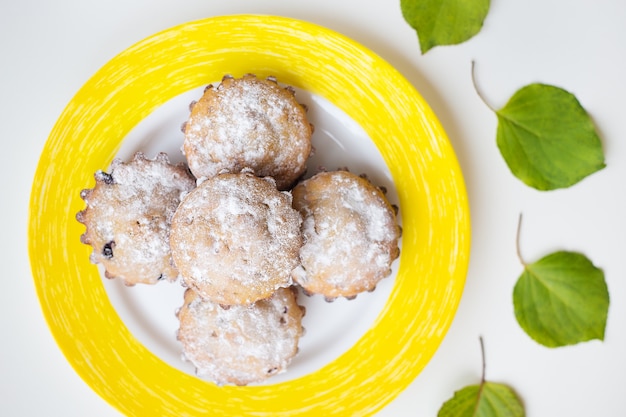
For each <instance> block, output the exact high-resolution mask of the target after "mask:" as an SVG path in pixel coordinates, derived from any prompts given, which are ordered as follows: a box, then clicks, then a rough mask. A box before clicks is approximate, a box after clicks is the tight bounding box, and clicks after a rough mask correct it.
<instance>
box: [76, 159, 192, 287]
mask: <svg viewBox="0 0 626 417" xmlns="http://www.w3.org/2000/svg"><path fill="white" fill-rule="evenodd" d="M95 179H96V184H95V186H94V188H92V189H86V190H83V191H82V192H81V198H82V199H83V200H84V201H85V203H86V208H85V209H84V210H82V211H80V212H78V213H77V215H76V219H77V220H78V221H79V222H81V223H83V224H84V225H85V227H86V231H85V233H84V234H83V235H82V236H81V241H82V242H83V243H85V244H88V245H91V246H92V247H93V252H92V253H91V256H90V259H91V261H92V262H93V263H97V264H101V265H103V266H104V268H105V276H106V277H107V278H115V277H117V278H119V279H121V280H123V281H124V283H125V284H126V285H134V284H137V283H144V284H154V283H156V282H158V281H160V280H167V281H173V280H175V279H176V278H177V276H178V271H177V269H176V267H175V265H174V263H173V260H172V256H171V251H170V246H169V234H170V225H171V221H172V217H173V216H174V212H175V211H176V208H177V207H178V204H179V203H180V196H181V193H184V192H188V191H191V190H192V189H193V188H195V184H196V182H195V179H194V178H193V176H192V175H191V174H190V173H189V170H188V169H187V167H186V165H184V164H178V165H172V164H170V162H169V159H168V157H167V155H166V154H164V153H160V154H158V155H157V156H156V158H155V159H153V160H149V159H146V157H145V156H144V154H142V153H137V154H135V156H134V158H133V159H132V160H131V161H130V162H128V163H124V162H122V161H121V160H119V159H115V160H114V161H113V163H112V164H111V172H110V173H106V172H103V171H98V172H96V174H95Z"/></svg>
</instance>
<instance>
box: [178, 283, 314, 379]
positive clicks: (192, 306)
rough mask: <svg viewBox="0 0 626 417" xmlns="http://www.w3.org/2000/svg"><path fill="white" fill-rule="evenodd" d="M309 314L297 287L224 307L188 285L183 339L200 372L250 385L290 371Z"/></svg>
mask: <svg viewBox="0 0 626 417" xmlns="http://www.w3.org/2000/svg"><path fill="white" fill-rule="evenodd" d="M303 314H304V309H303V308H301V307H300V306H299V305H298V304H297V299H296V296H295V292H294V290H293V289H292V288H281V289H279V290H277V291H276V292H275V293H274V294H273V295H272V296H271V297H270V298H267V299H264V300H260V301H257V302H256V303H254V304H252V305H250V306H221V305H219V304H216V303H213V302H211V301H208V300H204V299H202V298H201V297H199V296H198V294H197V293H196V292H195V291H193V290H191V289H187V290H186V291H185V300H184V304H183V306H182V307H181V308H180V310H179V311H178V313H177V316H178V320H179V323H180V326H179V329H178V333H177V338H178V340H179V342H180V343H181V345H182V350H183V357H184V358H185V359H186V360H188V361H190V362H191V363H192V364H193V365H194V366H195V367H196V373H197V375H198V376H200V377H203V378H206V379H209V380H211V381H213V382H215V383H216V384H218V385H224V384H235V385H247V384H250V383H253V382H260V381H263V380H265V379H267V378H268V377H270V376H272V375H275V374H277V373H280V372H282V371H284V370H285V369H286V367H287V366H288V364H289V363H290V362H291V359H292V358H293V357H294V355H295V354H296V353H297V351H298V341H299V339H300V337H301V336H302V332H303V330H302V316H303Z"/></svg>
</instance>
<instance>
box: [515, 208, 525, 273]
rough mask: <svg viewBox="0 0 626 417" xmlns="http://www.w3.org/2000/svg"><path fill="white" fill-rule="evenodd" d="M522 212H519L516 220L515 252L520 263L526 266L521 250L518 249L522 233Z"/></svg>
mask: <svg viewBox="0 0 626 417" xmlns="http://www.w3.org/2000/svg"><path fill="white" fill-rule="evenodd" d="M521 232H522V213H520V214H519V219H518V221H517V235H516V236H515V252H516V253H517V258H518V259H519V261H520V262H521V263H522V265H524V266H526V261H524V257H523V256H522V251H521V249H520V235H521V234H522V233H521Z"/></svg>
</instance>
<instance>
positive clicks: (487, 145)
mask: <svg viewBox="0 0 626 417" xmlns="http://www.w3.org/2000/svg"><path fill="white" fill-rule="evenodd" d="M233 13H265V14H276V15H283V16H288V17H294V18H299V19H305V20H309V21H311V22H314V23H317V24H321V25H324V26H327V27H329V28H331V29H334V30H336V31H339V32H341V33H343V34H345V35H347V36H350V37H351V38H353V39H355V40H356V41H358V42H360V43H361V44H363V45H365V46H366V47H368V48H370V49H372V50H373V51H374V52H376V53H378V54H379V55H380V56H382V57H383V58H384V59H386V60H387V61H389V62H390V63H391V64H392V65H393V66H395V67H396V68H397V69H398V70H399V71H400V72H401V73H402V74H404V76H405V77H406V78H407V79H408V80H409V81H411V82H412V83H413V85H415V87H416V88H417V89H418V90H419V91H420V92H421V94H422V95H423V96H424V98H425V99H426V100H427V101H428V102H429V103H430V105H431V106H432V108H433V109H434V111H435V112H436V114H437V115H438V117H439V119H440V120H441V122H442V124H443V126H444V128H445V129H446V131H447V133H448V135H449V136H450V140H451V142H452V144H453V146H454V147H455V149H456V152H457V155H458V158H459V161H460V163H461V166H462V169H463V171H464V175H465V179H466V182H467V188H468V194H469V199H470V205H471V212H472V229H473V235H472V254H471V261H470V268H469V273H468V277H467V284H466V289H465V292H464V295H463V299H462V301H461V304H460V307H459V310H458V313H457V317H456V319H455V321H454V322H453V324H452V327H451V328H450V331H449V332H448V334H447V336H446V338H445V339H444V341H443V343H442V345H441V347H440V349H439V350H438V352H437V354H436V355H435V357H434V358H433V360H432V361H431V362H430V364H429V365H428V366H427V367H426V369H425V370H424V371H423V372H422V373H421V374H420V376H419V377H418V378H417V379H416V380H415V381H414V383H413V384H412V385H410V386H409V387H408V389H407V390H406V391H405V392H403V393H402V394H401V395H400V396H399V397H398V398H397V399H396V400H395V401H394V402H392V403H391V404H390V405H389V406H387V407H386V408H385V409H384V410H382V412H381V413H380V415H381V416H397V417H403V416H420V417H421V416H425V417H426V416H435V415H436V414H437V411H438V410H439V408H440V406H441V404H442V403H443V402H444V401H445V400H447V399H448V398H450V397H451V396H452V394H453V392H454V391H455V390H458V389H460V388H462V387H463V386H465V385H467V384H473V383H477V382H478V381H479V379H480V371H481V359H480V350H479V342H478V338H479V336H481V335H482V336H483V337H484V340H485V345H486V354H487V378H488V379H489V380H492V381H497V382H504V383H507V384H509V385H511V386H512V387H513V388H514V389H515V390H516V391H517V392H518V394H519V395H520V397H521V398H522V399H523V401H524V403H525V406H526V411H527V415H528V416H532V417H547V416H572V417H582V416H592V415H593V416H604V417H612V416H616V417H617V416H623V415H626V405H625V403H624V398H623V397H624V392H626V311H625V310H626V267H625V262H624V258H625V257H626V233H625V232H626V220H625V212H626V210H625V209H626V190H625V188H626V187H625V186H624V180H625V179H626V124H625V123H624V120H625V116H624V104H623V101H624V100H623V99H624V97H626V82H625V81H624V79H623V78H622V77H623V76H624V74H626V25H625V24H624V21H626V3H624V2H621V1H616V0H597V1H594V2H589V1H583V0H569V1H565V0H526V1H523V2H522V1H502V0H493V1H492V5H491V10H490V13H489V15H488V17H487V19H486V21H485V26H484V28H483V29H482V31H481V32H480V33H479V34H478V35H477V36H476V37H474V38H473V39H471V40H470V41H468V42H466V43H464V44H461V45H457V46H450V47H439V48H435V49H433V50H431V51H430V52H428V53H427V54H426V55H421V54H420V52H419V47H418V43H417V39H416V35H415V33H414V31H413V30H412V29H411V28H410V27H409V26H408V25H407V24H406V23H405V21H404V19H403V18H402V15H401V12H400V4H399V1H383V0H343V1H337V0H315V1H312V2H303V1H294V0H256V1H245V0H229V1H215V0H213V1H211V0H204V1H191V0H177V1H176V2H174V1H166V0H150V1H148V0H123V1H122V0H109V1H87V0H81V1H78V0H73V1H72V0H56V1H42V0H40V1H36V0H24V1H19V2H17V1H15V2H8V1H6V0H3V1H2V3H0V59H1V60H2V63H1V65H0V121H1V123H0V138H1V140H2V143H3V144H4V146H5V153H4V157H3V158H2V165H1V167H2V168H1V169H2V172H1V173H0V184H1V186H2V198H1V203H0V204H1V206H0V207H1V210H2V211H1V214H2V216H0V218H1V221H2V225H1V229H0V230H2V239H1V240H0V245H1V246H0V254H1V255H0V256H2V266H3V267H2V271H3V277H2V288H1V291H0V324H1V329H2V343H1V344H0V414H2V415H7V416H34V415H46V416H85V415H97V416H117V415H119V414H118V413H117V411H116V410H114V409H113V408H112V407H111V406H109V405H108V404H107V403H105V402H104V401H103V400H101V399H100V398H99V397H98V396H97V395H96V394H95V393H94V392H92V391H91V389H90V388H89V387H88V386H87V385H86V384H85V383H83V381H82V380H81V379H80V378H79V377H78V376H77V375H76V374H75V373H74V371H73V370H72V368H71V366H70V365H69V364H68V363H67V362H66V360H65V358H64V357H63V355H62V354H61V352H60V351H59V350H58V348H57V347H56V345H55V342H54V340H53V338H52V336H51V334H50V332H49V331H48V328H47V326H46V323H45V321H44V318H43V316H42V314H41V310H40V309H39V304H38V301H37V298H36V294H35V289H34V284H33V281H32V277H31V274H30V268H29V263H28V255H27V250H26V247H27V243H26V230H27V211H28V200H29V193H30V187H31V182H32V177H33V174H34V171H35V168H36V165H37V161H38V158H39V154H40V152H41V149H42V148H43V145H44V143H45V141H46V138H47V136H48V134H49V132H50V130H51V129H52V126H53V125H54V123H55V121H56V119H57V118H58V116H59V115H60V113H61V112H62V110H63V108H64V107H65V105H66V104H67V102H69V100H70V99H71V98H72V96H73V95H74V93H75V92H76V91H77V90H78V89H79V88H80V87H81V86H82V84H84V83H85V82H86V81H87V79H88V78H89V77H90V76H91V75H92V74H93V73H94V72H95V71H97V70H98V69H99V68H100V67H101V66H102V65H104V64H105V63H106V62H107V61H108V60H109V59H111V58H112V57H113V56H115V55H116V54H117V53H119V52H121V51H122V50H124V49H125V48H127V47H129V46H130V45H132V44H133V43H135V42H137V41H139V40H141V39H143V38H145V37H147V36H149V35H151V34H153V33H155V32H158V31H161V30H163V29H166V28H168V27H170V26H174V25H177V24H179V23H183V22H186V21H190V20H196V19H199V18H203V17H208V16H215V15H222V14H233ZM473 60H474V61H475V62H476V78H477V81H478V82H479V83H480V86H481V89H482V92H483V93H484V95H485V96H486V97H487V98H488V100H489V101H490V103H491V104H492V105H493V106H494V107H498V108H499V107H501V106H503V105H504V104H505V103H506V101H507V100H508V98H509V97H510V96H511V95H512V94H513V93H514V92H515V91H516V90H517V89H518V88H520V87H522V86H524V85H526V84H528V83H531V82H544V83H549V84H554V85H557V86H560V87H563V88H565V89H567V90H569V91H570V92H572V93H574V94H575V95H576V96H577V97H578V99H579V100H580V102H581V103H582V105H583V106H584V107H585V108H586V109H587V111H588V112H589V113H590V114H591V116H592V117H593V119H594V121H595V123H596V124H597V127H598V130H599V132H600V134H601V136H602V139H603V145H604V149H605V154H606V162H607V168H605V169H604V170H602V171H600V172H598V173H596V174H594V175H592V176H590V177H589V178H587V179H585V180H583V181H582V182H581V183H579V184H577V185H575V186H574V187H572V188H570V189H567V190H560V191H554V192H539V191H535V190H533V189H531V188H528V187H527V186H525V185H524V184H522V183H521V182H520V181H518V180H517V179H516V178H515V177H513V175H512V174H511V173H510V172H509V170H508V168H507V167H506V165H505V163H504V161H503V159H502V157H501V156H500V154H499V152H498V149H497V147H496V144H495V131H496V118H495V116H494V114H493V113H492V112H491V111H490V110H489V109H488V108H487V107H486V106H485V105H484V104H483V103H482V102H481V101H480V100H479V98H478V96H477V95H476V93H475V91H474V89H473V86H472V83H471V75H470V68H471V62H472V61H473ZM520 212H522V213H523V214H524V223H523V230H522V238H521V244H522V251H523V253H524V256H525V258H526V260H528V261H533V260H536V259H538V258H539V257H541V256H543V255H546V254H548V253H549V252H551V251H554V250H557V249H566V250H574V251H580V252H583V253H585V254H586V255H587V256H588V257H589V258H590V259H591V260H592V261H593V262H594V263H595V264H596V265H597V266H598V267H601V268H602V269H603V270H604V272H605V274H606V280H607V283H608V287H609V291H610V294H611V306H610V310H609V320H608V324H607V329H606V339H605V341H604V342H600V341H592V342H588V343H584V344H580V345H576V346H572V347H567V348H559V349H548V348H545V347H542V346H540V345H538V344H536V343H535V342H533V341H532V340H531V339H530V338H529V337H528V336H527V335H526V334H525V333H523V332H522V330H521V329H520V328H519V326H518V324H517V322H516V321H515V318H514V315H513V304H512V299H511V294H512V289H513V285H514V284H515V281H516V279H517V277H518V276H519V274H520V272H521V270H522V267H521V265H520V263H519V261H518V259H517V257H516V254H515V232H516V226H517V219H518V216H519V214H520Z"/></svg>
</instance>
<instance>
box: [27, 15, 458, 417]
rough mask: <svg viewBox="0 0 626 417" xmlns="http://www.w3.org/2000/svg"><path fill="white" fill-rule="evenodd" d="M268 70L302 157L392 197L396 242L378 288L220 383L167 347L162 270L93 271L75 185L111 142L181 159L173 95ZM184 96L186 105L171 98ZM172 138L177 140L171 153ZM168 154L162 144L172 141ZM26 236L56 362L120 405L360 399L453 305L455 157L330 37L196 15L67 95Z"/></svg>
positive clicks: (102, 165)
mask: <svg viewBox="0 0 626 417" xmlns="http://www.w3.org/2000/svg"><path fill="white" fill-rule="evenodd" d="M245 73H255V74H257V76H259V77H266V76H270V75H272V76H275V77H276V78H277V79H278V80H279V81H280V82H281V83H284V84H287V85H291V86H293V87H296V89H297V95H296V96H297V97H298V99H299V100H300V101H301V102H305V104H307V105H308V107H309V109H310V110H309V115H310V118H311V120H312V122H313V123H314V124H315V126H316V133H315V134H314V138H313V141H314V146H315V147H316V149H317V153H316V156H315V157H314V158H313V159H312V160H311V163H310V172H311V171H313V170H315V169H316V167H317V166H318V165H324V166H326V168H329V169H334V168H337V167H339V166H347V167H348V168H350V169H351V170H352V171H355V172H358V173H366V174H368V176H369V177H370V178H371V179H372V181H374V182H376V183H377V184H378V185H383V186H385V187H386V188H387V189H388V190H389V191H388V196H389V199H390V200H392V202H393V203H395V204H397V205H398V206H399V207H400V219H399V220H400V223H401V225H402V228H403V235H402V242H401V256H400V259H399V260H398V261H396V263H395V264H394V273H393V275H392V276H391V277H389V278H387V279H385V280H383V282H381V284H380V285H379V287H378V288H377V289H376V291H374V292H372V293H368V294H363V295H359V297H357V299H356V300H352V301H347V300H343V299H342V300H337V301H336V302H334V303H330V304H329V303H326V302H325V301H323V300H319V299H318V298H316V297H311V298H306V297H305V298H304V299H303V300H301V303H302V304H305V305H306V306H307V316H306V317H305V322H304V324H305V327H306V328H307V333H306V335H305V336H304V337H303V339H302V340H301V346H300V353H299V354H298V355H297V356H296V358H295V359H294V362H293V363H292V366H290V368H289V369H288V370H287V371H286V372H285V373H284V374H281V375H279V376H277V377H272V378H270V379H268V381H267V382H265V383H263V384H256V385H253V386H247V387H234V386H223V387H218V386H216V385H214V384H212V383H211V382H208V381H204V380H202V379H199V378H197V377H196V376H194V374H193V368H192V367H190V366H189V364H186V363H184V362H182V360H180V357H179V347H178V346H177V344H176V341H175V337H174V332H175V327H176V322H175V317H174V314H173V310H174V309H175V307H176V305H179V304H180V302H179V300H180V298H179V297H180V294H181V292H180V287H179V286H178V284H176V283H174V284H170V283H164V285H161V284H159V285H157V286H136V287H133V288H126V287H123V286H120V285H119V283H118V282H117V281H115V280H113V281H107V280H104V279H103V278H102V274H101V271H100V270H99V268H98V267H97V266H95V265H92V264H90V263H89V253H90V252H91V248H90V247H88V246H85V245H83V244H81V243H80V240H79V237H80V235H81V234H82V233H83V232H84V226H83V225H82V224H80V223H78V222H77V221H76V220H75V217H74V216H75V213H76V212H78V211H79V210H81V209H82V208H83V205H84V202H83V201H82V200H81V199H80V197H79V193H80V190H81V189H84V188H90V187H92V186H93V184H94V180H93V173H94V172H95V171H96V170H98V169H106V168H107V167H108V166H109V164H110V162H111V160H112V159H113V158H114V157H116V156H117V157H121V158H128V157H129V156H130V155H132V153H133V152H134V151H137V150H141V151H144V152H146V154H147V155H148V156H153V155H154V154H155V153H156V152H158V151H161V150H164V151H167V152H168V153H169V154H170V155H171V158H172V159H173V160H176V159H177V158H181V156H180V154H179V151H178V148H179V147H180V144H181V143H182V136H181V135H182V134H181V133H180V131H179V126H180V123H181V122H182V121H184V118H185V117H186V115H187V114H188V113H187V109H186V104H188V103H187V102H188V101H191V100H192V99H196V98H198V97H199V94H200V93H201V88H202V87H203V86H205V85H207V84H209V83H212V82H216V81H219V80H220V79H221V78H222V76H223V75H224V74H231V75H233V76H241V75H243V74H245ZM183 104H184V106H183ZM177 152H178V153H177ZM177 155H178V156H177ZM29 221H30V229H29V250H30V258H31V265H32V271H33V276H34V280H35V284H36V288H37V291H38V295H39V299H40V302H41V307H42V310H43V312H44V315H45V317H46V319H47V321H48V324H49V326H50V329H51V331H52V333H53V335H54V337H55V338H56V340H57V342H58V344H59V346H60V348H61V350H62V351H63V352H64V354H65V356H66V357H67V359H68V361H69V362H70V363H71V364H72V366H73V367H74V369H75V370H76V371H77V372H78V373H79V374H80V376H81V377H82V378H83V379H84V380H85V381H86V382H87V383H88V384H89V385H90V386H91V387H92V388H93V389H94V390H95V391H96V392H97V393H98V394H99V395H100V396H102V397H103V398H104V399H105V400H107V401H108V402H109V403H111V404H112V405H113V406H114V407H116V408H117V409H119V410H120V411H121V412H123V413H126V414H128V415H159V416H183V415H189V416H195V415H205V414H207V413H210V414H211V415H233V416H241V415H247V414H253V415H256V416H264V415H266V416H276V415H285V416H287V415H289V416H292V415H293V416H295V415H311V416H319V415H357V414H358V415H371V414H374V413H375V412H377V411H379V410H380V409H381V408H382V407H384V406H385V404H387V403H389V402H390V401H391V400H393V399H394V398H395V397H396V396H397V395H398V394H399V393H400V392H401V391H402V390H403V389H405V388H406V387H407V386H408V385H409V384H410V383H411V381H413V380H414V379H415V377H416V376H417V375H418V374H419V373H420V371H421V370H422V369H423V368H424V366H425V365H426V364H427V363H428V361H429V360H430V358H431V357H432V355H433V354H434V352H435V350H436V349H437V347H438V346H439V344H440V343H441V341H442V339H443V337H444V335H445V333H446V331H447V329H448V327H449V325H450V323H451V321H452V318H453V316H454V313H455V311H456V309H457V306H458V303H459V300H460V297H461V294H462V290H463V286H464V283H465V275H466V272H467V265H468V260H469V243H470V230H469V213H468V204H467V197H466V193H465V187H464V183H463V177H462V173H461V171H460V169H459V166H458V163H457V160H456V157H455V155H454V151H453V149H452V147H451V146H450V143H449V142H448V140H447V137H446V135H445V132H444V131H443V129H442V128H441V126H440V124H439V122H438V121H437V119H436V117H435V115H434V114H433V112H432V111H431V109H430V108H429V106H428V104H427V103H426V102H425V101H424V100H423V98H422V97H421V96H420V95H419V93H418V92H417V91H416V90H415V88H414V87H413V86H411V85H410V83H408V82H407V81H406V79H404V78H403V77H402V75H401V74H399V73H398V72H397V71H396V70H395V69H394V68H393V67H391V66H390V65H389V64H388V63H386V62H385V61H384V60H382V59H381V58H380V57H378V56H377V55H375V54H374V53H372V52H371V51H369V50H367V49H366V48H364V47H363V46H361V45H359V44H357V43H355V42H354V41H352V40H350V39H348V38H346V37H345V36H343V35H341V34H338V33H336V32H333V31H331V30H328V29H326V28H323V27H320V26H317V25H313V24H311V23H307V22H303V21H298V20H293V19H288V18H282V17H274V16H256V15H254V16H253V15H238V16H224V17H215V18H209V19H204V20H200V21H196V22H191V23H187V24H183V25H180V26H177V27H174V28H171V29H168V30H166V31H163V32H161V33H158V34H155V35H153V36H151V37H149V38H147V39H145V40H143V41H141V42H139V43H137V44H136V45H134V46H132V47H130V48H129V49H127V50H126V51H124V52H122V53H121V54H119V55H118V56H116V57H115V58H113V59H112V60H111V61H109V62H108V63H107V64H106V65H105V66H104V67H103V68H102V69H101V70H100V71H98V72H97V73H96V74H95V75H94V76H93V77H92V78H91V79H90V80H89V81H88V82H87V83H86V84H85V85H84V86H83V88H81V90H80V91H79V92H78V93H77V94H76V95H75V96H74V98H73V99H72V100H71V101H70V103H69V104H68V105H67V107H66V109H65V110H64V111H63V113H62V115H61V117H60V118H59V120H58V121H57V123H56V125H55V126H54V128H53V130H52V132H51V134H50V137H49V139H48V141H47V143H46V145H45V148H44V150H43V153H42V155H41V159H40V162H39V166H38V169H37V172H36V174H35V179H34V183H33V189H32V195H31V205H30V219H29Z"/></svg>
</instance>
